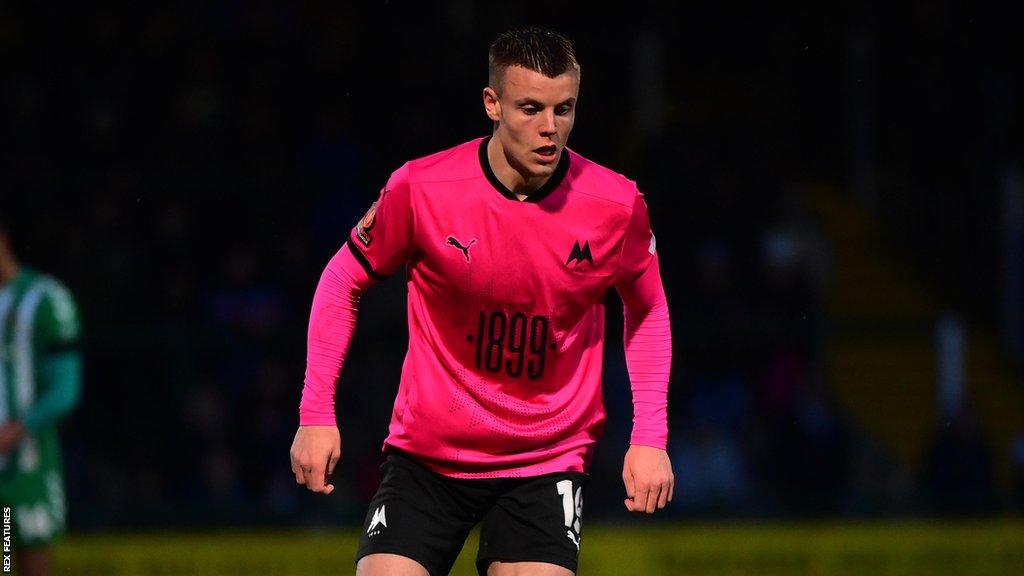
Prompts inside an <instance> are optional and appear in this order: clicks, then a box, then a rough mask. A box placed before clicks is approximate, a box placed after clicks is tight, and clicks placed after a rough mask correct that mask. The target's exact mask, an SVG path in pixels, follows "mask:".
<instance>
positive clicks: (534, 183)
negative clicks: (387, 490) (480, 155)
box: [487, 138, 551, 201]
mask: <svg viewBox="0 0 1024 576" xmlns="http://www.w3.org/2000/svg"><path fill="white" fill-rule="evenodd" d="M487 161H488V162H489V163H490V164H491V171H492V172H494V175H495V176H497V177H498V180H500V181H501V183H502V184H504V185H505V187H506V188H508V189H509V190H511V191H512V193H513V194H515V195H516V197H517V198H519V200H520V201H522V200H526V199H527V198H529V197H530V194H533V193H534V192H536V191H537V190H539V189H540V187H541V186H543V185H544V183H545V182H547V181H548V179H549V178H550V177H551V176H541V177H534V178H532V179H530V178H527V177H525V176H523V174H522V173H521V172H519V171H518V170H516V169H515V168H514V167H513V166H512V165H511V164H509V162H508V158H507V157H506V156H505V150H504V149H503V148H502V146H501V142H499V141H498V139H497V138H491V140H490V142H488V143H487Z"/></svg>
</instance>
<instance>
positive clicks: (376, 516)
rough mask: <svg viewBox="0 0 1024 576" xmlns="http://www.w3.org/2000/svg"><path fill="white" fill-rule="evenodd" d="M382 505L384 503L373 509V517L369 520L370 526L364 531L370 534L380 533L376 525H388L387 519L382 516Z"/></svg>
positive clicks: (385, 526)
mask: <svg viewBox="0 0 1024 576" xmlns="http://www.w3.org/2000/svg"><path fill="white" fill-rule="evenodd" d="M384 506H385V505H384V504H381V505H380V508H377V509H376V510H374V511H373V518H372V519H371V520H370V527H369V528H367V529H366V533H367V534H369V535H370V536H376V535H377V534H380V530H379V529H377V527H378V526H383V527H384V528H387V527H388V519H387V518H386V517H385V516H384Z"/></svg>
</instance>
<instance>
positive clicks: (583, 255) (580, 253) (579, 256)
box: [565, 240, 594, 268]
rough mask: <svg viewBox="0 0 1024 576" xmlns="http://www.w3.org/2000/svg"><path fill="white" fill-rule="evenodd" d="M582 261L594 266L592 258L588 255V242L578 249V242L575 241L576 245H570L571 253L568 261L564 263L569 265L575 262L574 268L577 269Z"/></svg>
mask: <svg viewBox="0 0 1024 576" xmlns="http://www.w3.org/2000/svg"><path fill="white" fill-rule="evenodd" d="M584 260H586V261H587V262H590V265H591V266H593V265H594V256H593V255H592V254H591V253H590V240H587V241H586V242H584V243H583V246H582V247H580V241H579V240H577V241H576V243H575V244H573V245H572V252H570V253H569V259H568V260H566V261H565V263H566V265H569V264H572V263H573V262H574V261H575V262H576V267H577V268H579V266H580V264H583V261H584Z"/></svg>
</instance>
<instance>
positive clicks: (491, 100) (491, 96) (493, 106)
mask: <svg viewBox="0 0 1024 576" xmlns="http://www.w3.org/2000/svg"><path fill="white" fill-rule="evenodd" d="M484 111H485V112H486V113H487V117H488V118H490V119H491V120H493V121H495V122H497V121H498V120H499V119H500V118H501V101H500V100H498V93H497V92H495V91H494V88H491V87H490V86H488V87H487V88H484Z"/></svg>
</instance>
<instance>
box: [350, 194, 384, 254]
mask: <svg viewBox="0 0 1024 576" xmlns="http://www.w3.org/2000/svg"><path fill="white" fill-rule="evenodd" d="M385 193H387V191H385ZM376 223H377V202H374V203H373V204H371V205H370V209H369V210H367V211H366V215H364V216H363V218H362V219H361V220H360V221H359V225H358V226H356V236H358V237H359V241H360V242H362V243H363V244H364V245H365V246H366V247H367V248H369V246H370V243H371V242H373V236H371V235H370V230H373V226H374V224H376Z"/></svg>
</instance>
